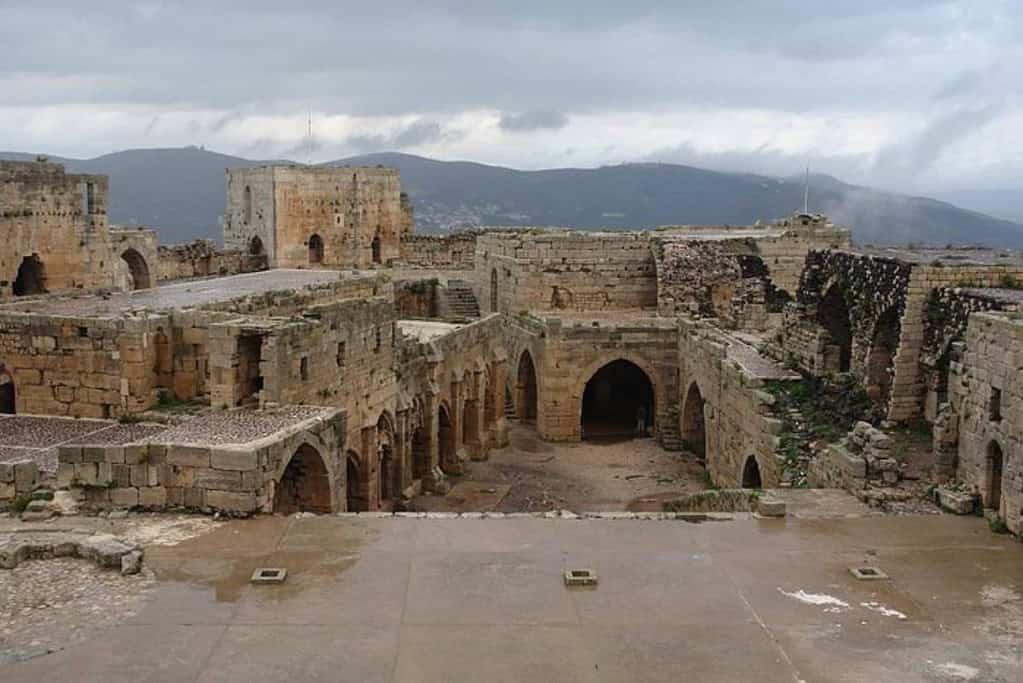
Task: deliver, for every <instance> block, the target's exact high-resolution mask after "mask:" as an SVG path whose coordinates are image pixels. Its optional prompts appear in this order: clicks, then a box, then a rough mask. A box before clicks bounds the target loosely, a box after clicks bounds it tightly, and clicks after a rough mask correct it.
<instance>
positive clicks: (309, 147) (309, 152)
mask: <svg viewBox="0 0 1023 683" xmlns="http://www.w3.org/2000/svg"><path fill="white" fill-rule="evenodd" d="M305 163H306V166H312V163H313V108H312V107H309V119H308V126H307V128H306V157H305Z"/></svg>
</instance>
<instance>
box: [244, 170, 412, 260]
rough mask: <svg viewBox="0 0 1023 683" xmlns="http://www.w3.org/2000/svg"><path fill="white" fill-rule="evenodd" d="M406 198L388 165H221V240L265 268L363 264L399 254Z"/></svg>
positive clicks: (408, 221) (406, 230) (408, 226)
mask: <svg viewBox="0 0 1023 683" xmlns="http://www.w3.org/2000/svg"><path fill="white" fill-rule="evenodd" d="M413 223H414V220H413V215H412V205H411V203H410V202H409V201H408V197H407V196H406V195H404V194H402V192H401V181H400V179H399V177H398V172H397V171H396V170H395V169H391V168H362V167H337V168H333V167H332V168H325V167H309V166H260V167H255V168H234V169H228V171H227V208H226V212H225V215H224V244H225V246H226V247H228V248H230V249H237V250H243V251H248V252H249V253H250V254H253V255H264V254H265V255H266V258H267V260H268V263H269V265H270V267H271V268H368V267H374V266H383V265H387V264H390V263H391V262H392V261H395V260H397V259H398V258H399V257H400V256H401V246H400V245H401V240H402V239H403V238H405V237H407V236H408V235H410V234H411V233H412V229H413Z"/></svg>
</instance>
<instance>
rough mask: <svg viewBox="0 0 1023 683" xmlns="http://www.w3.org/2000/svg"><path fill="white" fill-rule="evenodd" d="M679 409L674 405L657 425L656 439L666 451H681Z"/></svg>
mask: <svg viewBox="0 0 1023 683" xmlns="http://www.w3.org/2000/svg"><path fill="white" fill-rule="evenodd" d="M678 425H679V407H678V404H677V403H676V404H675V405H673V406H672V407H671V408H669V409H668V412H667V415H666V416H665V418H664V419H663V420H661V421H660V422H658V423H657V438H658V440H659V441H660V442H661V448H663V449H664V450H666V451H683V450H685V447H684V446H683V444H682V434H681V433H680V432H679V428H678Z"/></svg>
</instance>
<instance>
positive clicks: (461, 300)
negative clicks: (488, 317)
mask: <svg viewBox="0 0 1023 683" xmlns="http://www.w3.org/2000/svg"><path fill="white" fill-rule="evenodd" d="M442 316H443V317H444V318H445V319H448V320H472V319H475V318H479V317H480V304H479V302H478V301H477V300H476V295H475V294H473V293H472V287H471V286H470V285H469V283H468V282H466V281H465V280H448V285H447V287H445V288H444V297H443V310H442Z"/></svg>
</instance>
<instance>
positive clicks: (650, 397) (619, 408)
mask: <svg viewBox="0 0 1023 683" xmlns="http://www.w3.org/2000/svg"><path fill="white" fill-rule="evenodd" d="M653 415H654V387H653V384H652V383H651V382H650V378H649V377H647V374H646V373H645V372H643V370H642V369H641V368H640V367H639V366H638V365H636V364H635V363H632V362H630V361H627V360H621V359H620V360H616V361H612V362H610V363H608V364H607V365H605V366H604V367H602V368H600V369H599V370H597V372H595V373H594V374H593V377H591V378H590V380H589V381H588V382H587V383H586V389H585V390H584V391H583V406H582V433H583V438H584V439H589V438H593V437H600V436H630V437H632V436H638V437H643V436H647V435H648V434H650V432H651V431H652V428H653Z"/></svg>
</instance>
